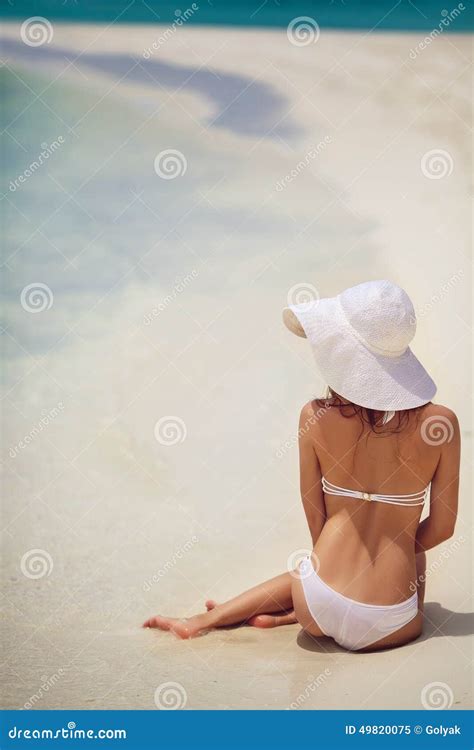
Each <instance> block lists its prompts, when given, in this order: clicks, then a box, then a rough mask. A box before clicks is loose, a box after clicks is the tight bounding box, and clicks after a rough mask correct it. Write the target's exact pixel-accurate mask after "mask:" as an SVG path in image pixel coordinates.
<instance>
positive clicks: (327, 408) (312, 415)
mask: <svg viewBox="0 0 474 750" xmlns="http://www.w3.org/2000/svg"><path fill="white" fill-rule="evenodd" d="M333 401H334V399H331V398H327V399H325V398H321V399H319V398H316V399H313V400H312V401H307V402H306V403H305V404H304V406H303V407H302V408H301V412H300V429H304V430H306V431H308V430H309V428H310V427H313V428H314V427H316V426H318V425H320V426H322V425H323V424H324V423H325V422H327V420H328V418H330V415H331V413H333V412H334V409H332V408H331V407H332V406H333V403H332V402H333Z"/></svg>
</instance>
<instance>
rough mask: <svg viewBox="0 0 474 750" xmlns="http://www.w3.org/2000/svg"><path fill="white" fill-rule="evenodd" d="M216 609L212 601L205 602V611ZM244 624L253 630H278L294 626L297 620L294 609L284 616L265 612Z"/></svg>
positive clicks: (215, 603)
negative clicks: (282, 626) (281, 626)
mask: <svg viewBox="0 0 474 750" xmlns="http://www.w3.org/2000/svg"><path fill="white" fill-rule="evenodd" d="M216 607H217V602H216V601H214V599H208V600H207V602H206V609H207V611H208V612H209V611H210V610H211V609H215V608H216ZM282 612H283V610H282ZM245 622H246V624H247V625H252V627H254V628H278V627H279V626H280V625H294V624H295V623H297V622H298V620H297V619H296V615H295V611H294V609H291V610H288V611H287V612H284V614H282V613H281V612H280V613H277V612H266V613H265V614H264V615H254V616H253V617H249V618H248V620H246V621H245Z"/></svg>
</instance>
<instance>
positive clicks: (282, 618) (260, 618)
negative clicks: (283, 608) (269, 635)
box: [247, 612, 298, 628]
mask: <svg viewBox="0 0 474 750" xmlns="http://www.w3.org/2000/svg"><path fill="white" fill-rule="evenodd" d="M247 622H248V624H249V625H253V627H254V628H278V627H279V626H280V625H294V624H295V623H296V622H298V620H297V619H296V615H295V613H294V612H287V613H286V614H284V615H255V617H251V618H250V620H248V621H247Z"/></svg>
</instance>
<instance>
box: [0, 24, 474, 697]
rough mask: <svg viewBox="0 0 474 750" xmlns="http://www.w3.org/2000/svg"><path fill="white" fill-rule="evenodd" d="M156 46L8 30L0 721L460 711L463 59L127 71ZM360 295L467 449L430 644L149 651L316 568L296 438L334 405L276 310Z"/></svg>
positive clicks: (173, 41) (467, 469)
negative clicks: (259, 586)
mask: <svg viewBox="0 0 474 750" xmlns="http://www.w3.org/2000/svg"><path fill="white" fill-rule="evenodd" d="M163 31H164V29H163V27H159V26H152V25H147V26H139V25H136V26H125V25H124V26H113V27H110V28H107V29H105V27H101V26H94V25H90V26H87V25H70V26H69V25H66V24H64V25H62V24H56V25H55V26H54V36H53V38H52V39H51V41H50V43H48V44H44V45H42V46H38V47H32V46H29V45H28V44H25V43H23V41H22V39H21V35H20V25H19V24H16V23H9V24H6V25H4V27H3V45H4V51H3V57H4V59H5V60H6V65H5V67H4V68H3V71H2V76H3V78H4V81H5V85H6V86H7V92H8V93H10V94H11V96H10V97H9V99H8V102H9V104H8V107H9V109H7V113H6V123H5V124H4V127H5V128H6V131H5V132H6V136H7V138H10V134H11V135H12V136H13V135H14V137H15V140H16V141H17V143H15V142H14V141H13V140H12V139H11V138H10V146H11V147H12V153H13V157H12V161H11V162H9V163H8V164H7V170H6V174H7V176H6V181H5V185H4V187H3V188H2V192H3V193H4V195H5V196H6V198H5V200H4V202H3V205H4V210H5V214H6V225H7V229H8V236H7V243H6V252H5V260H4V263H5V265H4V271H5V278H6V286H7V298H6V299H7V303H6V319H5V322H4V324H3V326H4V333H3V336H2V339H3V351H4V360H5V375H4V388H3V392H4V395H3V400H2V416H3V434H4V439H3V460H2V472H3V486H4V496H5V501H4V504H3V514H2V516H3V517H2V528H3V535H2V547H3V553H2V576H3V591H4V597H3V601H2V604H3V608H2V609H3V615H2V618H3V620H2V622H3V625H2V641H3V643H2V651H3V658H2V662H3V666H2V674H1V679H2V685H3V687H2V705H3V707H7V708H22V707H24V708H27V709H30V708H33V709H34V708H41V709H46V708H80V709H88V708H90V709H93V708H107V709H111V708H124V709H125V708H130V709H134V708H144V709H154V708H160V707H163V705H162V704H161V705H160V701H162V700H165V699H164V698H163V697H161V698H160V697H158V698H157V695H161V696H163V693H164V694H166V693H167V692H168V697H169V700H171V701H176V702H177V703H178V705H179V706H180V707H182V708H184V709H205V708H216V709H237V708H238V709H257V708H269V709H284V708H293V709H295V710H305V709H327V708H330V709H336V708H340V709H364V708H399V709H413V708H422V707H423V705H424V704H423V702H422V694H423V690H424V689H425V688H426V686H430V685H432V684H435V683H443V685H444V686H445V687H443V688H442V691H443V700H444V698H446V701H447V704H448V705H450V706H451V707H452V708H468V707H470V706H471V705H472V692H471V691H472V680H471V664H472V632H473V619H472V614H471V613H472V598H471V593H472V591H471V589H472V586H471V574H470V561H471V560H472V546H471V542H470V529H471V527H472V516H471V497H472V488H471V485H470V473H471V466H470V461H469V457H470V453H471V430H472V425H471V420H470V413H471V404H472V401H471V393H470V385H471V370H470V367H471V365H470V360H471V357H470V347H471V337H472V320H471V293H470V272H471V265H470V256H469V253H470V234H469V227H470V202H469V180H470V170H469V143H470V139H469V134H470V132H469V129H470V125H471V124H472V123H471V120H470V117H471V113H470V86H469V83H470V73H469V63H470V55H471V50H470V40H469V38H468V36H466V35H461V34H459V35H455V34H452V33H449V32H445V33H443V34H442V35H441V36H439V37H438V38H437V39H436V40H435V41H434V42H433V44H431V45H430V46H428V47H427V48H426V49H424V50H421V51H417V45H418V43H419V41H420V39H422V38H423V36H424V35H423V34H414V33H413V34H411V33H410V34H401V33H400V34H399V33H397V34H388V33H379V34H374V33H373V34H365V33H363V32H360V33H359V32H358V33H348V32H347V33H344V32H336V31H331V32H328V31H326V32H324V33H321V35H320V38H319V39H318V41H317V42H316V43H315V44H313V45H308V46H305V47H298V46H295V45H293V44H291V43H289V41H288V38H287V35H286V31H285V30H282V31H279V30H272V31H261V30H259V31H254V30H251V29H237V28H234V29H226V28H210V27H209V28H207V27H203V28H186V27H184V28H182V29H180V30H179V33H176V34H172V35H170V36H169V38H167V40H166V43H164V44H161V45H160V46H159V49H158V50H157V51H156V52H153V54H151V55H150V56H149V57H146V54H145V55H144V52H146V50H147V49H149V48H150V47H151V46H152V45H153V42H154V40H156V39H157V38H159V37H160V35H161V34H162V33H163ZM242 50H246V51H248V53H246V54H242ZM413 55H414V56H413ZM59 138H62V141H63V142H61V141H59ZM53 141H57V142H58V143H59V144H60V145H59V147H57V148H55V149H54V153H52V154H51V156H50V157H49V158H48V160H47V163H46V164H44V165H43V166H41V167H40V168H39V169H38V170H37V171H35V172H34V173H33V174H32V175H31V176H30V177H28V178H27V179H25V180H23V181H18V182H17V183H16V182H15V180H19V176H20V175H22V174H23V173H24V171H25V170H26V169H27V168H28V165H29V164H30V163H31V161H32V160H33V159H34V158H35V154H39V152H40V151H41V150H42V148H44V144H52V143H53ZM42 144H43V145H42ZM168 150H172V151H173V152H175V155H174V157H173V158H174V159H175V164H176V163H177V164H178V167H177V168H178V169H179V170H180V172H181V173H180V175H179V176H177V177H176V178H175V179H166V177H165V178H163V177H162V176H160V174H159V170H160V166H159V165H158V171H157V162H156V160H157V158H158V156H159V154H161V153H162V152H163V151H168ZM176 152H178V156H176ZM176 159H177V162H176ZM161 167H162V168H163V169H164V168H165V167H163V164H161ZM12 181H13V184H14V185H16V187H15V190H12V189H11V184H12ZM378 278H389V279H391V280H392V281H394V282H396V283H398V284H400V285H401V286H403V287H404V288H405V289H406V290H407V292H408V293H409V294H410V295H411V296H412V298H413V300H414V302H415V306H416V310H417V314H418V331H417V336H416V339H415V342H414V351H415V353H416V354H417V355H418V356H419V357H420V358H421V360H422V361H423V362H425V363H426V365H427V368H428V370H429V371H430V373H431V374H432V375H433V377H434V379H435V381H436V382H437V383H438V386H439V390H438V394H437V401H438V402H440V403H445V404H447V405H448V406H450V407H451V408H453V409H454V410H455V411H456V413H457V414H458V416H459V420H460V423H461V429H462V434H463V441H464V443H463V463H462V482H461V496H460V514H459V521H458V525H457V528H456V532H455V535H454V537H453V538H452V539H451V540H449V541H448V542H446V543H445V544H444V545H442V546H441V547H439V548H436V549H434V550H432V551H431V552H430V553H429V556H428V581H427V597H426V600H427V605H426V629H425V633H424V635H423V636H422V637H421V638H420V639H419V640H418V641H416V642H414V643H412V644H410V645H408V646H405V647H403V648H402V649H399V650H394V651H387V652H382V653H376V654H351V653H347V652H345V651H344V650H343V649H341V648H339V647H337V646H336V645H334V644H333V642H332V641H330V640H329V639H321V640H320V641H318V642H315V641H312V640H311V639H309V638H307V637H304V636H301V635H298V633H299V628H298V626H286V627H283V628H279V629H277V630H275V631H260V630H257V629H255V628H250V627H242V628H237V629H228V630H222V631H219V632H215V633H210V634H208V635H206V636H204V637H201V638H198V639H195V640H192V641H187V642H180V641H177V640H176V639H174V638H173V637H172V636H170V635H168V634H166V633H161V632H152V631H146V630H142V629H140V627H139V626H140V624H141V623H142V622H143V620H144V619H145V618H146V617H148V616H150V615H152V614H156V613H158V612H160V613H161V612H162V613H165V614H171V615H172V614H176V615H177V616H187V615H189V614H191V613H193V612H195V611H196V609H201V608H202V607H203V604H204V601H205V600H206V599H208V598H214V599H216V600H218V601H220V600H222V599H224V598H228V597H230V596H232V595H234V594H236V593H238V592H239V591H241V590H243V589H245V588H248V587H250V586H251V585H253V584H254V583H257V582H258V581H260V580H263V579H264V578H268V577H270V576H273V575H276V574H278V573H280V572H283V571H284V570H285V569H286V568H287V564H288V560H289V559H290V558H292V556H294V555H295V554H297V553H298V551H301V550H306V549H307V548H308V545H309V543H310V539H309V534H308V531H307V528H306V524H305V520H304V516H303V511H302V508H301V503H300V499H299V483H298V462H297V443H296V429H297V420H298V414H299V410H300V408H301V406H302V405H303V404H304V403H305V402H306V401H307V400H308V399H310V398H312V397H314V396H315V395H320V394H321V393H322V392H323V391H324V387H325V385H326V384H325V383H323V382H322V381H321V380H320V378H319V376H318V374H317V373H316V371H315V368H314V365H313V360H312V357H311V352H310V351H309V348H306V347H305V346H304V342H301V341H300V340H296V337H291V336H290V335H289V334H288V333H287V332H286V331H285V329H284V327H283V325H282V324H281V309H282V308H283V307H284V306H285V305H286V304H287V300H288V298H289V297H290V298H291V299H292V300H293V301H294V300H295V295H296V296H298V298H299V299H303V297H301V296H300V295H303V296H304V295H305V294H308V293H309V294H319V295H320V296H330V295H332V294H335V293H337V292H339V291H340V290H342V289H343V288H344V287H346V286H349V285H352V284H356V283H359V282H361V281H364V280H367V279H378ZM38 283H40V284H42V285H45V286H46V289H45V288H44V286H43V287H41V288H40V290H39V291H40V299H41V303H40V306H42V307H43V309H42V310H41V311H40V312H38V311H37V310H34V309H33V308H34V306H35V302H34V300H33V298H32V297H31V296H30V297H28V292H26V293H24V294H23V296H22V293H23V292H24V290H25V289H26V287H28V286H29V285H32V286H33V287H34V286H35V285H36V287H37V285H38ZM33 291H34V289H33ZM293 339H294V340H293ZM168 683H174V686H173V685H171V686H170V685H168ZM163 686H164V687H163Z"/></svg>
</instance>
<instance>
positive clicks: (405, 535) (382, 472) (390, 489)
mask: <svg viewBox="0 0 474 750" xmlns="http://www.w3.org/2000/svg"><path fill="white" fill-rule="evenodd" d="M347 413H348V411H347V409H343V411H342V412H341V408H340V407H338V406H335V405H331V402H328V407H327V408H324V407H323V408H322V409H321V407H320V405H319V406H318V404H317V402H312V403H310V404H307V405H306V406H305V407H304V409H303V412H302V420H301V421H300V431H301V427H302V423H303V424H305V423H306V426H307V438H306V439H303V441H301V442H302V443H303V445H304V443H305V442H306V443H311V445H312V449H313V461H314V464H315V468H314V470H312V471H311V470H310V476H309V482H310V483H312V484H313V485H314V484H315V483H319V494H320V496H321V499H320V501H319V502H321V509H322V512H324V516H325V518H324V523H323V524H321V518H320V516H321V513H320V514H319V517H318V518H316V519H315V523H316V526H317V528H316V529H315V530H314V534H313V539H314V540H315V548H314V551H315V555H316V557H317V559H318V561H319V574H320V576H321V578H322V579H323V580H324V581H325V582H326V583H328V584H329V585H330V586H332V587H333V588H334V589H335V590H337V591H339V592H340V593H342V594H344V595H345V596H348V597H350V598H352V599H355V600H357V601H360V602H366V603H370V604H395V603H397V602H400V601H403V600H404V599H406V598H408V597H409V596H410V595H411V594H412V593H413V591H414V588H413V586H414V583H415V579H416V568H415V537H416V533H417V529H418V526H419V522H420V517H421V513H422V507H423V506H421V505H417V506H411V507H406V506H398V505H392V504H387V503H381V502H369V501H365V500H358V499H353V498H347V497H341V496H334V495H324V494H323V491H322V489H321V485H320V483H321V478H322V477H323V476H324V477H325V478H326V479H327V480H328V481H329V482H331V483H333V484H335V485H338V486H340V487H344V488H348V489H353V490H359V491H362V492H367V493H382V494H389V495H404V494H409V493H414V492H418V491H422V490H424V489H425V488H427V487H428V485H429V484H430V482H432V480H433V482H434V479H435V477H436V472H437V468H438V466H439V464H440V457H441V453H442V450H443V445H444V444H445V443H446V441H447V440H448V439H449V437H450V436H449V434H446V439H445V440H444V441H443V440H440V434H439V431H438V433H437V432H436V429H435V432H434V433H433V425H434V426H435V428H436V419H437V420H438V426H441V427H443V426H444V427H445V429H446V430H449V429H450V426H451V425H452V424H454V421H455V416H454V415H453V413H452V412H450V411H449V410H448V409H446V408H445V407H442V406H438V405H434V404H427V405H426V406H424V407H422V408H421V409H417V410H412V411H411V412H408V415H407V419H408V421H407V422H406V424H403V425H402V426H401V429H400V430H399V431H398V430H397V429H396V428H397V417H395V418H394V420H392V421H390V422H388V423H387V424H386V425H385V427H383V428H381V429H379V430H378V431H377V434H376V433H374V432H373V430H371V428H370V426H368V425H367V424H364V423H363V422H362V421H361V419H360V417H359V416H358V415H356V414H355V415H353V416H344V414H347ZM349 413H350V410H349ZM453 433H454V428H453ZM300 435H301V432H300ZM433 435H434V437H433ZM430 436H431V437H430ZM441 437H443V436H442V435H441ZM451 439H452V436H451ZM302 454H303V455H302V457H301V458H302V462H303V464H304V463H305V455H304V447H303V449H302ZM306 462H307V459H306ZM302 468H303V469H304V468H305V467H304V466H303V467H302ZM305 473H306V476H307V477H308V467H307V466H306V472H305ZM303 484H304V480H303ZM305 489H306V492H308V491H310V493H311V494H312V501H311V502H312V504H313V505H314V502H315V501H317V502H318V500H317V492H318V490H315V488H314V487H313V488H312V489H311V490H310V488H309V484H308V486H307V487H306V488H305V487H304V486H302V494H303V497H304V494H305ZM307 515H308V513H307ZM308 521H309V523H310V529H311V518H310V517H309V516H308ZM312 531H313V530H312Z"/></svg>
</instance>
